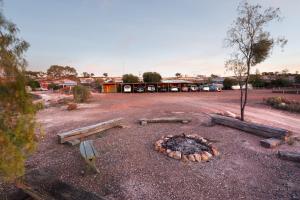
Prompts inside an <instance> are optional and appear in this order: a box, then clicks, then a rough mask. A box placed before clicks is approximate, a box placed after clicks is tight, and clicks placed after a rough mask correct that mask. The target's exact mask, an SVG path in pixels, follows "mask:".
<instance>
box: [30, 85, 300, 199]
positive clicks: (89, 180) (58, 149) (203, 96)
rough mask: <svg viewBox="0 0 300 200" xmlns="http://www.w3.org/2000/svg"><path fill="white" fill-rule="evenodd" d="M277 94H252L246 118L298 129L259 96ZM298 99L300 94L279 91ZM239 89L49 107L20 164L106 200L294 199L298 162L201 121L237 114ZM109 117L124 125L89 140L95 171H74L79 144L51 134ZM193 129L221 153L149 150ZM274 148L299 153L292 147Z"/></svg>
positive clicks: (299, 120)
mask: <svg viewBox="0 0 300 200" xmlns="http://www.w3.org/2000/svg"><path fill="white" fill-rule="evenodd" d="M267 96H278V94H272V93H271V92H270V91H252V92H251V93H250V99H249V104H248V107H247V108H246V117H247V119H249V120H252V121H257V122H259V123H266V124H271V125H276V126H279V127H283V128H288V129H290V130H292V131H293V132H295V133H296V134H299V133H300V115H299V114H292V113H288V112H285V111H278V110H274V109H271V108H270V107H268V106H265V105H263V104H262V98H263V97H267ZM286 97H288V98H289V99H296V100H298V101H299V100H300V95H298V96H297V95H286ZM238 109H239V105H238V91H228V92H227V91H225V92H221V93H173V94H171V93H165V94H164V93H159V94H97V95H95V96H94V97H93V99H92V101H91V102H90V103H89V104H83V105H80V107H79V109H78V110H76V111H66V110H65V107H60V108H59V107H54V108H48V109H45V110H43V111H41V112H40V113H39V114H38V120H39V121H40V122H41V124H42V125H43V126H44V127H45V131H46V135H45V137H44V139H43V140H42V141H40V144H39V148H38V151H37V152H36V153H35V154H34V155H33V156H32V157H31V158H30V159H29V160H28V162H27V169H28V170H31V169H36V168H51V169H53V170H55V171H56V173H57V176H58V177H59V178H60V179H62V180H63V181H65V182H68V183H71V184H74V185H75V186H78V187H82V188H84V189H86V190H88V191H93V192H96V193H98V194H101V195H103V196H105V197H106V198H108V199H300V170H299V169H300V168H299V167H300V165H299V164H295V163H291V162H286V161H282V160H279V159H278V158H276V156H275V153H276V151H277V150H278V149H276V150H268V149H264V148H263V147H261V146H260V145H259V140H260V138H259V137H256V136H253V135H250V134H247V133H244V132H240V131H237V130H234V129H230V128H226V127H222V126H214V127H207V126H204V124H205V123H207V122H208V121H209V117H208V115H207V114H208V113H211V112H215V111H224V110H229V111H233V112H236V113H237V112H238ZM174 115H175V116H186V117H191V118H192V119H193V121H192V122H191V123H189V124H186V125H182V124H149V125H147V126H144V127H141V126H140V125H139V124H137V120H138V119H140V118H143V117H157V116H174ZM114 117H124V121H125V122H126V124H127V126H128V127H126V128H124V129H112V130H109V131H107V132H105V133H104V134H101V135H99V136H97V137H95V138H94V139H96V140H95V142H94V144H95V147H96V148H97V149H98V151H99V152H100V156H99V158H98V160H97V163H96V164H97V166H98V168H99V169H100V171H101V173H100V174H99V175H94V174H89V173H88V174H86V175H85V176H81V174H80V171H81V170H82V169H84V167H85V163H84V162H83V160H82V158H81V157H80V154H79V150H78V147H69V146H66V145H59V144H57V138H56V134H57V133H58V132H63V131H67V130H70V129H73V128H77V127H80V126H83V125H89V124H92V123H94V122H99V121H103V120H107V119H111V118H114ZM183 132H184V133H194V134H199V135H201V136H203V137H207V138H210V139H214V140H217V141H218V142H216V144H215V145H216V146H217V147H218V148H219V150H220V152H221V156H220V157H219V158H216V159H214V160H212V161H210V162H208V163H183V162H180V161H177V160H174V159H170V158H168V157H166V156H165V155H162V154H160V153H157V152H156V151H154V148H153V144H154V142H155V141H156V140H157V139H158V138H160V137H161V136H164V135H167V134H176V133H178V134H180V133H183ZM280 148H285V149H291V148H293V149H295V150H299V151H300V146H299V144H296V145H295V146H288V145H283V146H281V147H280Z"/></svg>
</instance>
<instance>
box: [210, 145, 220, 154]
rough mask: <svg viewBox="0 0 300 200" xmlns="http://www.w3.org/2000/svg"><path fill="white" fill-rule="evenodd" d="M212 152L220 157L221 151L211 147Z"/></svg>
mask: <svg viewBox="0 0 300 200" xmlns="http://www.w3.org/2000/svg"><path fill="white" fill-rule="evenodd" d="M211 151H212V153H213V155H214V156H218V155H220V153H219V151H218V150H217V149H216V148H215V147H211Z"/></svg>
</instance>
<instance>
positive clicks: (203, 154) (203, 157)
mask: <svg viewBox="0 0 300 200" xmlns="http://www.w3.org/2000/svg"><path fill="white" fill-rule="evenodd" d="M201 160H202V161H208V156H207V155H206V154H205V153H201Z"/></svg>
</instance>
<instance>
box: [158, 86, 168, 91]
mask: <svg viewBox="0 0 300 200" xmlns="http://www.w3.org/2000/svg"><path fill="white" fill-rule="evenodd" d="M158 91H159V92H168V88H167V87H159V88H158Z"/></svg>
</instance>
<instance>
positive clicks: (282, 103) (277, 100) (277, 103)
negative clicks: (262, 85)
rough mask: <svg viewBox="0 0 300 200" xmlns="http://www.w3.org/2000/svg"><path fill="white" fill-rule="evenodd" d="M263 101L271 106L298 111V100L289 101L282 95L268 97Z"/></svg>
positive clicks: (299, 105)
mask: <svg viewBox="0 0 300 200" xmlns="http://www.w3.org/2000/svg"><path fill="white" fill-rule="evenodd" d="M264 102H265V103H266V104H268V105H270V106H272V107H273V108H276V109H281V110H287V111H290V112H299V113H300V102H297V101H291V100H288V99H286V98H284V97H269V98H267V99H264Z"/></svg>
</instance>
